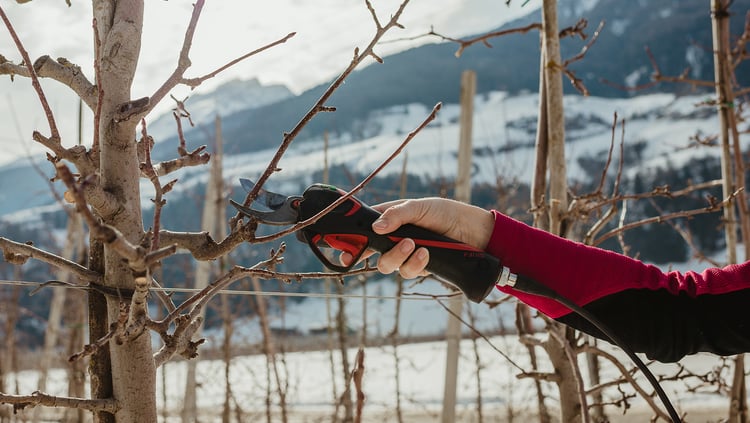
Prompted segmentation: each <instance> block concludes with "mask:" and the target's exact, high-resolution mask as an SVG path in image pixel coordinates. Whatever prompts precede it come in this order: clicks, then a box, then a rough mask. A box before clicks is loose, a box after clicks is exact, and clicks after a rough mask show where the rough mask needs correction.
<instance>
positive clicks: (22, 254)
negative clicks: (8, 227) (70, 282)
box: [0, 237, 102, 284]
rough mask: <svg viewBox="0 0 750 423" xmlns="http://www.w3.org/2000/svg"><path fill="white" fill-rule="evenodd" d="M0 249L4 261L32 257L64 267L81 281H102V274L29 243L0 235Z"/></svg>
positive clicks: (20, 261)
mask: <svg viewBox="0 0 750 423" xmlns="http://www.w3.org/2000/svg"><path fill="white" fill-rule="evenodd" d="M0 249H2V250H3V256H4V258H5V261H7V262H9V263H13V264H23V263H25V262H26V260H28V259H29V258H33V259H36V260H39V261H41V262H44V263H47V264H49V265H52V266H54V267H57V268H59V269H65V270H67V271H69V272H70V273H71V274H73V275H74V276H75V277H77V278H79V279H81V280H83V281H86V282H90V283H97V284H99V283H101V281H102V275H100V274H99V273H97V272H94V271H93V270H89V269H87V268H86V267H84V266H81V265H80V264H78V263H75V262H73V261H70V260H67V259H65V258H63V257H60V256H58V255H55V254H52V253H50V252H47V251H44V250H41V249H39V248H36V247H34V246H33V245H31V244H21V243H19V242H15V241H11V240H9V239H7V238H3V237H0Z"/></svg>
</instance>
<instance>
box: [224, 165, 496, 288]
mask: <svg viewBox="0 0 750 423" xmlns="http://www.w3.org/2000/svg"><path fill="white" fill-rule="evenodd" d="M240 184H241V185H242V187H243V188H244V189H245V190H247V191H248V192H250V191H252V190H253V188H254V187H255V183H253V182H252V181H250V180H249V179H244V178H240ZM345 194H346V192H345V191H343V190H341V189H338V188H336V187H334V186H331V185H325V184H313V185H310V186H309V187H308V188H307V189H305V192H304V193H303V194H302V195H289V196H286V195H282V194H277V193H274V192H270V191H266V190H264V189H261V190H259V192H258V197H257V198H256V199H255V201H254V203H253V204H258V205H260V206H263V207H264V208H266V209H267V210H256V209H254V208H249V207H245V206H243V205H241V204H239V203H237V202H235V201H233V200H230V203H231V204H232V205H233V206H234V207H235V208H236V209H237V210H239V211H240V213H242V214H244V215H246V216H248V217H252V218H255V219H257V220H258V221H259V222H260V223H264V224H268V225H292V224H295V223H297V222H301V221H304V220H307V219H309V218H311V217H313V216H315V215H317V214H318V213H319V212H321V211H322V210H324V209H325V208H326V207H328V206H329V205H331V204H332V203H333V202H334V201H336V200H338V199H339V198H341V197H342V196H343V195H345ZM378 217H380V213H379V212H378V211H376V210H374V209H372V208H371V207H369V206H368V205H367V204H365V203H363V202H362V201H361V200H359V199H357V198H356V197H349V198H348V199H347V200H346V201H344V202H343V203H341V204H340V205H339V206H337V207H336V208H334V209H333V210H331V211H330V212H329V213H327V214H325V215H324V216H322V217H321V218H320V219H318V220H317V221H316V222H315V223H313V224H311V225H309V226H306V227H304V228H302V229H300V230H299V231H298V232H297V239H299V240H300V241H302V242H305V243H307V244H308V245H309V246H310V249H312V251H313V253H315V255H316V256H317V258H318V259H319V260H320V261H321V262H322V263H323V264H324V265H325V266H326V267H327V268H329V269H331V270H333V271H336V272H347V271H349V270H351V269H352V267H353V266H354V265H355V264H356V263H357V262H358V261H359V259H360V258H361V257H362V255H363V254H364V253H365V252H366V251H367V249H372V250H375V251H377V252H380V253H383V252H386V251H388V250H390V249H391V248H393V247H394V246H395V245H396V243H398V242H399V241H401V240H402V239H404V238H411V239H412V240H414V243H415V244H416V246H417V247H425V248H427V250H428V251H429V253H430V261H429V263H428V264H427V267H426V270H427V271H429V272H431V273H432V274H434V275H436V276H438V277H439V278H441V279H443V280H444V281H445V282H448V283H450V284H451V285H454V286H455V287H457V288H458V289H460V290H461V291H462V292H463V293H464V295H466V297H467V298H468V299H470V300H471V301H474V302H476V303H479V302H481V301H482V300H483V299H484V298H485V297H487V295H489V293H490V292H491V291H492V288H493V287H494V286H495V284H496V283H497V281H498V280H499V279H502V278H503V276H505V277H506V278H507V275H505V274H504V273H505V272H508V270H507V268H505V267H503V266H502V265H501V264H500V261H499V260H498V259H497V258H495V257H494V256H492V255H490V254H487V253H486V252H484V251H482V250H480V249H477V248H474V247H472V246H470V245H467V244H464V243H462V242H459V241H456V240H454V239H450V238H448V237H445V236H442V235H439V234H436V233H434V232H431V231H429V230H426V229H423V228H420V227H418V226H414V225H410V224H407V225H403V226H401V227H400V228H399V229H397V230H396V231H394V232H391V233H389V234H386V235H379V234H376V233H375V232H374V231H373V230H372V223H373V222H374V221H375V220H376V219H377V218H378ZM341 252H347V253H349V254H350V255H351V256H352V261H351V264H349V265H343V264H340V262H339V260H338V256H339V255H340V253H341Z"/></svg>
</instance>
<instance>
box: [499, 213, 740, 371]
mask: <svg viewBox="0 0 750 423" xmlns="http://www.w3.org/2000/svg"><path fill="white" fill-rule="evenodd" d="M487 251H488V252H489V253H491V254H493V255H495V256H496V257H498V258H499V259H500V260H501V261H502V263H503V264H504V265H505V266H508V267H509V268H510V269H511V271H513V272H514V273H518V274H522V275H525V276H527V277H530V278H532V279H535V280H537V281H538V282H540V283H542V284H544V285H546V286H548V287H550V288H552V289H553V290H555V291H557V292H558V293H559V294H561V295H562V296H564V297H566V298H568V299H569V300H572V301H573V302H574V303H576V304H577V305H579V306H582V307H585V308H587V309H588V310H589V311H591V312H592V313H594V314H595V315H596V316H597V317H598V318H600V320H602V321H603V322H605V323H606V324H607V325H608V326H611V327H612V329H613V330H616V331H617V333H618V335H620V336H621V337H623V338H624V339H625V340H626V341H627V342H628V343H629V344H632V345H631V346H633V347H635V349H636V351H642V352H646V353H647V354H648V355H649V356H651V357H653V358H657V359H660V360H662V361H671V360H675V359H679V358H680V357H681V356H682V355H684V354H691V353H694V352H697V351H710V352H714V353H717V354H722V355H723V354H731V353H736V352H739V350H745V349H748V348H750V327H748V326H744V325H750V322H748V320H749V318H748V317H747V315H750V313H738V314H737V315H736V316H734V315H733V314H732V312H738V311H739V310H742V309H743V308H742V307H741V304H742V302H743V301H745V303H744V304H747V302H746V301H747V299H748V297H749V296H748V292H750V265H747V264H742V265H737V266H730V267H727V268H724V269H710V270H707V271H705V272H703V273H700V274H699V273H696V272H686V273H685V274H681V273H679V272H669V273H664V272H662V271H661V270H659V269H658V268H657V267H655V266H651V265H647V264H645V263H642V262H640V261H637V260H633V259H631V258H628V257H626V256H624V255H621V254H617V253H614V252H611V251H607V250H602V249H599V248H595V247H590V246H586V245H583V244H580V243H575V242H572V241H569V240H566V239H562V238H559V237H556V236H554V235H552V234H549V233H546V232H544V231H540V230H538V229H535V228H531V227H529V226H527V225H525V224H523V223H521V222H518V221H515V220H513V219H511V218H508V217H507V216H504V215H502V214H499V213H496V214H495V226H494V229H493V232H492V236H491V238H490V241H489V243H488V245H487ZM501 290H502V291H504V292H506V293H509V294H512V295H514V296H516V297H518V298H519V299H520V300H522V301H524V302H525V303H527V304H529V305H531V306H532V307H534V308H537V309H538V310H539V311H541V312H543V313H545V314H546V315H548V316H550V317H552V318H555V319H558V320H560V321H563V322H565V323H568V324H570V325H571V326H573V327H576V328H578V329H581V330H584V331H585V332H588V333H592V334H594V335H596V336H599V337H601V334H600V333H598V331H596V330H595V329H593V327H592V326H591V325H590V324H588V322H586V321H585V320H583V319H581V318H580V317H578V316H577V315H575V314H571V313H570V310H568V309H567V308H566V307H564V306H562V305H561V304H559V303H557V302H556V301H554V300H550V299H547V298H542V297H538V296H534V295H529V294H525V293H523V292H518V291H516V290H514V289H512V288H507V287H505V288H501ZM732 305H737V306H738V307H736V308H734V309H733V310H731V311H729V312H727V311H723V312H722V309H725V308H726V307H731V306H732ZM724 316H728V317H724ZM730 317H731V319H730Z"/></svg>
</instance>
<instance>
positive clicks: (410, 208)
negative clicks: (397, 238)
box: [372, 200, 424, 235]
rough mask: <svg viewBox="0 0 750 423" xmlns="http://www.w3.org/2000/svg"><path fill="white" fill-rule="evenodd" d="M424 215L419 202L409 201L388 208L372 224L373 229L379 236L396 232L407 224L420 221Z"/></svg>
mask: <svg viewBox="0 0 750 423" xmlns="http://www.w3.org/2000/svg"><path fill="white" fill-rule="evenodd" d="M423 214H424V210H423V207H422V206H421V203H420V202H419V201H415V200H407V201H403V202H399V203H398V204H396V205H393V206H391V207H388V208H386V209H385V210H384V211H383V214H382V215H380V217H379V218H378V219H377V220H375V221H374V222H373V223H372V229H373V231H375V233H377V234H381V235H382V234H387V233H390V232H393V231H395V230H396V229H398V228H399V227H401V226H402V225H404V224H407V223H415V222H417V221H419V219H420V217H421V216H422V215H423Z"/></svg>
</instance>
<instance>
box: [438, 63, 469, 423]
mask: <svg viewBox="0 0 750 423" xmlns="http://www.w3.org/2000/svg"><path fill="white" fill-rule="evenodd" d="M476 87H477V77H476V73H474V71H464V73H463V74H461V122H460V132H459V134H460V138H459V146H458V172H457V173H456V193H455V198H456V200H458V201H463V202H466V203H468V202H470V201H471V168H472V165H471V148H472V147H471V130H472V119H473V116H474V94H475V93H476ZM463 306H464V297H463V296H457V297H454V298H452V299H451V300H450V302H449V304H448V308H449V309H450V311H451V312H452V313H453V314H455V315H456V316H460V315H461V313H462V312H463ZM445 339H446V343H447V351H446V360H445V386H444V388H443V413H442V421H443V423H452V422H454V421H456V383H457V380H458V355H459V349H460V342H461V322H460V321H459V320H458V319H457V318H455V317H454V316H453V315H450V316H448V325H447V327H446V330H445Z"/></svg>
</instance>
